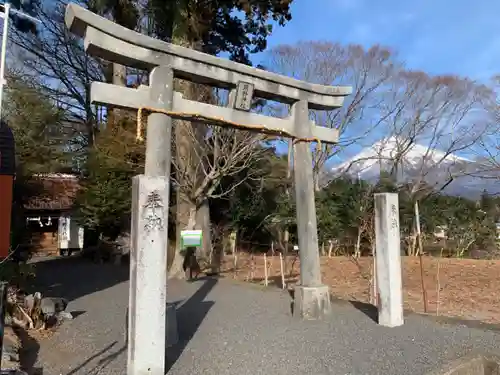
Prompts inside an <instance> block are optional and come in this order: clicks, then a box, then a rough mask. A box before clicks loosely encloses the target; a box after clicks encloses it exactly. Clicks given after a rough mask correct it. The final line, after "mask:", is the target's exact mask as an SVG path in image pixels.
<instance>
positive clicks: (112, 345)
mask: <svg viewBox="0 0 500 375" xmlns="http://www.w3.org/2000/svg"><path fill="white" fill-rule="evenodd" d="M116 344H117V341H113V342H112V343H111V344H109V345H108V346H106V347H104V348H103V349H101V350H100V351H98V352H97V353H96V354H94V355H93V356H92V357H90V358H87V359H86V360H85V361H84V362H83V363H80V364H79V365H78V366H77V367H75V368H74V369H72V370H71V371H70V372H68V373H67V374H66V375H74V374H77V373H78V372H79V371H80V370H81V369H83V368H84V367H85V366H86V365H87V364H88V363H90V362H91V361H93V360H94V359H96V358H98V357H100V356H101V355H103V354H105V353H106V352H108V350H110V349H111V348H113V347H114V346H115V345H116ZM113 359H114V357H113V358H112V359H111V360H110V362H111V361H112V360H113ZM101 362H102V361H99V363H98V365H97V366H96V367H94V368H93V369H92V370H90V371H88V374H94V373H97V371H98V370H99V368H100V367H101V366H102V367H104V366H103V364H102V363H101ZM108 363H109V362H106V364H108Z"/></svg>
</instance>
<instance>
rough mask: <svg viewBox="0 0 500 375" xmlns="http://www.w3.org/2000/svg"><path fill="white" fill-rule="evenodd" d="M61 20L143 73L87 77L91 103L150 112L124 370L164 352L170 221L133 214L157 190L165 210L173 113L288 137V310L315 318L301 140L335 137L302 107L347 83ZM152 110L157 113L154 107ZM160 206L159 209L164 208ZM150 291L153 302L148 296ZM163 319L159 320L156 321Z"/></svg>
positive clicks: (308, 181)
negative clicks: (126, 79)
mask: <svg viewBox="0 0 500 375" xmlns="http://www.w3.org/2000/svg"><path fill="white" fill-rule="evenodd" d="M66 25H67V26H68V28H69V29H70V30H71V32H73V33H74V34H76V35H79V36H81V37H83V38H84V45H85V49H86V52H87V53H89V54H91V55H93V56H95V57H99V58H102V59H104V60H107V61H110V62H114V63H118V64H122V65H126V66H130V67H134V68H138V69H146V70H150V71H151V75H150V80H149V86H141V87H139V88H138V89H132V88H126V87H121V86H115V85H111V84H106V83H101V82H94V83H92V88H91V100H92V102H93V103H97V104H104V105H108V106H115V107H122V108H134V109H138V110H139V109H144V108H146V109H147V110H149V111H150V112H151V114H150V115H149V117H148V125H147V126H148V128H147V134H148V137H147V144H146V168H145V175H146V176H142V177H139V178H136V179H135V180H134V181H135V182H134V186H135V190H134V203H133V205H134V206H133V215H134V219H133V226H132V246H131V258H132V259H133V260H132V262H131V282H130V301H129V304H130V312H131V313H130V319H129V324H130V329H129V357H128V374H129V375H136V374H157V375H160V374H161V375H163V374H164V370H163V369H164V363H163V356H161V355H160V352H161V350H163V349H164V348H165V337H164V333H165V323H164V319H165V306H166V305H165V301H164V294H165V289H166V288H165V287H164V288H163V289H161V287H160V284H161V283H163V280H166V271H165V268H166V267H165V262H163V263H159V259H160V256H159V255H154V256H153V255H151V253H160V252H161V253H166V251H165V249H166V243H164V242H162V240H160V238H159V236H158V233H160V232H161V231H162V232H164V233H167V224H168V221H167V220H166V217H165V220H164V221H163V222H162V228H163V229H161V230H160V229H159V228H158V226H155V224H154V223H158V222H159V221H158V220H160V219H159V218H156V219H155V220H157V221H153V222H152V223H151V224H150V226H148V227H147V228H146V227H144V226H143V219H141V217H142V216H141V215H142V213H141V212H142V211H144V209H143V208H142V206H141V205H142V204H143V203H139V202H138V200H140V199H142V198H141V197H142V196H147V195H148V194H152V193H153V192H154V191H157V193H158V194H159V196H161V197H162V198H161V204H162V205H163V207H166V208H168V203H169V202H168V186H169V184H168V182H169V179H168V178H166V177H164V179H163V182H161V179H160V178H159V177H160V176H170V141H171V128H172V124H171V120H172V118H180V119H183V120H197V121H202V122H205V123H207V124H212V125H218V126H231V127H235V128H239V129H245V130H253V131H257V132H260V133H265V134H272V135H279V136H285V137H290V138H293V139H294V147H295V152H294V164H295V166H296V168H295V170H296V173H295V189H296V198H297V224H298V228H299V229H298V231H299V233H298V235H299V246H300V249H301V251H300V261H301V282H300V285H299V286H297V291H296V303H295V309H294V312H295V314H296V315H298V316H300V317H303V318H306V319H315V318H320V317H321V316H323V315H324V314H326V313H328V312H329V310H330V299H329V293H328V288H327V287H326V286H324V285H322V283H321V273H320V267H319V251H318V238H317V225H316V209H315V202H314V189H313V188H314V187H313V181H312V155H311V148H310V143H309V142H311V141H321V142H323V143H336V142H337V141H338V130H337V129H329V128H324V127H319V126H316V125H315V124H314V122H312V121H311V120H310V119H309V110H310V109H321V110H331V109H335V108H339V107H341V106H342V103H343V100H344V97H345V96H346V95H349V94H350V93H351V88H350V87H338V86H324V85H318V84H310V83H307V82H303V81H299V80H296V79H293V78H289V77H285V76H281V75H278V74H274V73H271V72H267V71H264V70H260V69H256V68H252V67H249V66H246V65H243V64H238V63H235V62H232V61H229V60H226V59H221V58H218V57H215V56H211V55H207V54H204V53H200V52H198V51H194V50H191V49H188V48H184V47H181V46H176V45H173V44H170V43H166V42H162V41H159V40H156V39H153V38H150V37H148V36H145V35H142V34H139V33H137V32H134V31H132V30H129V29H126V28H124V27H122V26H119V25H117V24H115V23H113V22H111V21H109V20H106V19H105V18H102V17H100V16H98V15H96V14H94V13H92V12H90V11H88V10H85V9H84V8H82V7H80V6H78V5H76V4H69V5H68V6H67V9H66ZM174 78H182V79H186V80H189V81H191V82H195V83H203V84H208V85H211V86H213V87H219V88H226V89H229V90H230V100H229V106H228V107H221V106H217V105H212V104H206V103H200V102H197V101H192V100H187V99H184V98H183V97H182V95H181V94H179V93H176V92H173V79H174ZM255 97H259V98H263V99H271V100H275V101H279V102H282V103H286V104H290V105H292V112H291V115H290V116H289V117H288V118H284V119H279V118H275V117H269V116H264V115H260V114H257V113H252V112H249V109H250V104H251V103H252V99H253V98H255ZM158 111H159V112H163V113H155V112H158ZM148 176H154V177H155V178H154V179H151V178H149V177H148ZM162 183H163V184H164V185H165V186H166V187H165V188H164V189H161V188H160V185H161V184H162ZM153 186H154V188H153ZM137 189H139V190H137ZM141 202H143V200H141ZM164 212H165V214H166V212H167V209H165V210H164ZM159 217H162V215H159ZM148 220H149V219H148ZM155 231H156V232H155ZM152 233H156V234H152ZM165 238H166V234H165ZM146 244H148V246H147V247H146ZM162 259H163V258H162ZM151 275H155V276H151ZM163 285H165V283H164V284H163ZM142 289H150V290H148V291H144V290H142ZM160 289H161V290H160ZM155 293H156V294H155ZM153 294H155V295H156V298H153ZM157 294H160V296H158V295H157ZM146 296H147V297H146ZM139 300H141V301H143V303H147V304H148V305H147V306H148V309H149V315H148V316H146V315H144V314H143V313H142V312H141V311H140V309H146V307H142V306H141V304H140V303H139ZM162 319H163V323H160V321H161V320H162ZM153 322H154V323H153ZM153 324H158V326H156V327H154V330H155V332H158V334H154V335H152V329H153V328H152V326H153ZM140 329H144V330H146V331H147V335H148V336H147V337H146V336H145V335H146V333H141V332H139V330H140ZM162 334H163V339H162V337H161V335H162ZM139 340H140V342H139ZM139 348H140V349H139ZM153 357H154V358H155V360H154V363H153Z"/></svg>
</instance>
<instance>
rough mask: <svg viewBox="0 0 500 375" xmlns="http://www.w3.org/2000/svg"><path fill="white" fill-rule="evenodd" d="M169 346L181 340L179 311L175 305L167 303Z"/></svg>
mask: <svg viewBox="0 0 500 375" xmlns="http://www.w3.org/2000/svg"><path fill="white" fill-rule="evenodd" d="M166 316H167V325H166V327H167V348H168V347H171V346H174V345H176V344H177V343H178V342H179V332H178V327H177V312H176V309H175V305H173V304H170V303H169V304H167V314H166Z"/></svg>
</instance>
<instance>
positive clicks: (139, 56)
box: [65, 4, 351, 143]
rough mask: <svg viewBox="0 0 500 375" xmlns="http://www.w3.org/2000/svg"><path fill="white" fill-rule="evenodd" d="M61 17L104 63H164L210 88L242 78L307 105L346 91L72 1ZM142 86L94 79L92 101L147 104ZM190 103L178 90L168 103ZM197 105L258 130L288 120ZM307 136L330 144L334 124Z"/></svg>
mask: <svg viewBox="0 0 500 375" xmlns="http://www.w3.org/2000/svg"><path fill="white" fill-rule="evenodd" d="M65 18H66V25H67V27H68V28H69V29H70V30H71V31H72V32H73V33H74V34H76V35H79V36H81V37H83V38H84V45H85V50H86V52H87V53H89V54H90V55H93V56H95V57H99V58H102V59H104V60H107V61H110V62H115V63H118V64H122V65H126V66H130V67H134V68H139V69H146V70H152V69H153V68H155V67H158V66H169V67H170V68H171V69H172V70H173V71H174V74H175V77H177V78H183V79H187V80H190V81H192V82H197V83H203V84H208V85H210V86H213V87H221V88H227V89H235V88H236V87H237V85H238V84H239V83H241V82H245V83H248V84H250V85H252V88H253V93H254V94H255V95H256V96H257V97H261V98H264V99H271V100H275V101H279V102H282V103H287V104H293V103H295V102H297V101H306V102H307V103H308V108H309V109H319V110H330V109H335V108H339V107H341V106H342V103H343V100H344V97H345V96H347V95H349V94H350V93H351V88H350V87H343V86H324V85H318V84H311V83H307V82H304V81H300V80H297V79H294V78H290V77H286V76H283V75H279V74H275V73H271V72H267V71H264V70H262V69H256V68H253V67H250V66H247V65H244V64H239V63H236V62H233V61H229V60H226V59H222V58H218V57H215V56H211V55H208V54H205V53H201V52H198V51H195V50H192V49H189V48H184V47H181V46H177V45H174V44H170V43H166V42H163V41H160V40H158V39H154V38H151V37H148V36H146V35H143V34H140V33H137V32H135V31H132V30H130V29H127V28H125V27H123V26H120V25H118V24H116V23H113V22H111V21H109V20H107V19H105V18H103V17H101V16H99V15H97V14H95V13H92V12H90V11H88V10H86V9H84V8H82V7H81V6H79V5H76V4H69V5H68V6H67V8H66V17H65ZM143 90H144V88H142V89H137V90H136V89H127V88H123V87H118V86H113V85H108V84H103V83H94V84H93V87H92V90H91V94H92V101H93V102H96V103H102V104H108V105H114V106H121V107H128V108H141V107H151V105H152V103H148V102H144V100H143V99H144V97H145V96H144V95H141V94H144V91H143ZM141 98H142V100H141ZM190 104H193V103H192V102H190V101H188V100H184V99H182V97H181V96H180V95H175V96H174V108H177V109H178V110H182V108H186V107H190ZM196 105H197V106H198V108H200V105H202V104H201V103H198V102H196ZM202 106H204V107H206V108H204V113H206V112H207V111H208V112H210V113H211V114H212V115H213V116H219V117H221V118H230V119H231V120H230V121H231V122H241V123H242V125H243V127H244V126H245V125H250V124H249V123H251V122H257V123H259V124H262V125H263V127H264V128H265V131H264V132H269V133H273V131H276V132H278V133H279V132H280V131H282V132H285V133H287V132H288V133H289V130H290V126H289V125H290V124H289V123H287V122H286V121H285V120H281V121H280V119H276V118H270V117H267V116H262V115H257V114H251V113H242V112H240V111H234V110H233V109H230V108H222V107H216V106H209V105H206V104H205V105H202ZM239 120H241V121H239ZM280 122H281V123H280ZM304 125H305V124H304ZM311 125H312V124H311ZM249 127H251V126H249ZM314 128H316V129H314ZM310 135H311V137H313V138H317V139H318V140H321V141H323V142H326V143H334V142H336V141H337V139H338V132H337V131H336V130H335V129H327V128H320V127H315V126H312V127H311V133H310Z"/></svg>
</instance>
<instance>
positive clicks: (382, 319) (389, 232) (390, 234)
mask: <svg viewBox="0 0 500 375" xmlns="http://www.w3.org/2000/svg"><path fill="white" fill-rule="evenodd" d="M399 231H400V229H399V204H398V194H397V193H380V194H375V243H376V244H375V257H376V258H375V263H376V268H377V269H376V271H377V289H378V296H379V306H378V322H379V324H380V325H383V326H386V327H397V326H400V325H403V323H404V318H403V287H402V281H401V239H400V232H399Z"/></svg>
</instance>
